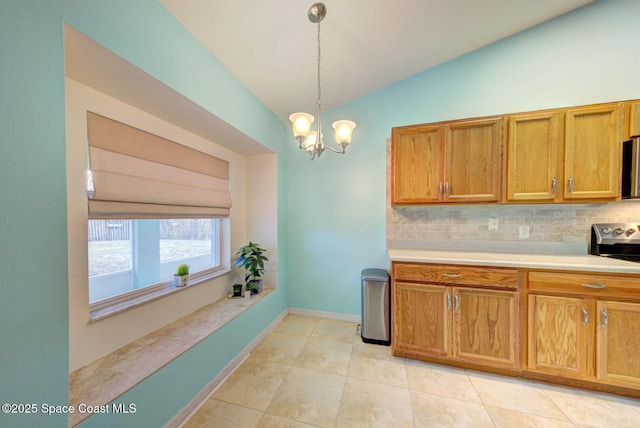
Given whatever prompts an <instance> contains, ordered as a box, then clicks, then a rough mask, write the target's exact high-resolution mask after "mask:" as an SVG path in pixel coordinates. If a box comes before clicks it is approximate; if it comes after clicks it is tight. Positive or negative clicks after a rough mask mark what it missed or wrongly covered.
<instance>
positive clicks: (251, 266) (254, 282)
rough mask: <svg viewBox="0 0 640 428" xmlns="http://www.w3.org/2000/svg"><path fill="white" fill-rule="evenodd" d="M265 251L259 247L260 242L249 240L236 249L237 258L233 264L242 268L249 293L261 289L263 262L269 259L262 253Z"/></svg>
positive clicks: (254, 292) (263, 270)
mask: <svg viewBox="0 0 640 428" xmlns="http://www.w3.org/2000/svg"><path fill="white" fill-rule="evenodd" d="M266 251H267V250H265V249H264V248H261V247H260V244H256V243H254V242H251V241H249V243H248V244H247V245H245V246H243V247H240V248H239V249H238V251H236V254H235V255H236V257H237V258H236V260H235V262H234V264H233V265H234V266H235V267H238V266H242V267H243V268H244V273H245V275H244V280H245V283H246V286H247V290H251V294H258V293H260V292H261V291H262V274H263V273H264V272H265V268H264V262H266V261H268V260H269V259H268V258H267V257H266V256H265V255H264V253H266Z"/></svg>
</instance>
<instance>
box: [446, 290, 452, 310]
mask: <svg viewBox="0 0 640 428" xmlns="http://www.w3.org/2000/svg"><path fill="white" fill-rule="evenodd" d="M447 310H448V311H450V310H451V293H447Z"/></svg>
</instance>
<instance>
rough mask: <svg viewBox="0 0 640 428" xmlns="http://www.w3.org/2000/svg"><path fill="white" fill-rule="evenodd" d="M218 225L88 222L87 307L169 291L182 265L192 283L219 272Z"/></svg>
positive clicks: (175, 221) (197, 221)
mask: <svg viewBox="0 0 640 428" xmlns="http://www.w3.org/2000/svg"><path fill="white" fill-rule="evenodd" d="M220 221H221V220H219V219H144V220H130V219H101V220H89V230H88V241H89V243H88V249H89V250H88V251H89V303H90V304H92V305H93V304H97V306H104V305H105V304H114V303H121V302H126V301H128V300H131V299H134V298H136V299H137V298H139V297H141V296H145V295H148V294H150V293H155V292H158V291H167V289H171V288H173V282H172V281H173V274H174V273H175V270H176V267H177V265H178V264H181V263H186V264H188V265H189V268H190V269H189V270H190V276H191V278H192V279H193V280H197V278H198V277H202V276H205V275H208V274H211V273H213V272H215V271H216V270H220V269H221V263H220ZM93 306H96V305H93ZM93 306H92V309H94V307H93Z"/></svg>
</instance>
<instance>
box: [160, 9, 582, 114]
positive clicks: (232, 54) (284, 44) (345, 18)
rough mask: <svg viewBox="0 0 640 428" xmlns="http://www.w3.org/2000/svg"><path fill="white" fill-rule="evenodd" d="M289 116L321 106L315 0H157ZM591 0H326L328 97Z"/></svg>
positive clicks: (399, 75)
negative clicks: (313, 18)
mask: <svg viewBox="0 0 640 428" xmlns="http://www.w3.org/2000/svg"><path fill="white" fill-rule="evenodd" d="M159 1H160V3H161V4H162V5H163V6H164V7H165V8H166V9H167V10H169V11H170V12H171V13H172V14H173V15H174V16H175V17H176V19H177V20H178V21H179V22H180V23H181V24H182V25H183V26H184V27H186V28H187V29H188V30H189V31H190V32H191V33H192V34H193V35H194V36H195V37H196V38H197V39H198V40H200V42H201V43H202V44H203V45H204V46H205V47H206V48H207V49H208V50H209V51H211V52H212V53H213V54H214V55H215V56H216V57H217V58H218V59H219V60H220V61H221V62H222V63H223V64H224V66H225V67H226V68H227V69H228V70H229V71H230V72H231V74H233V75H234V76H235V77H236V78H237V79H238V80H239V81H240V82H242V83H243V84H244V85H245V86H246V87H247V88H248V89H249V90H251V91H252V92H253V93H254V94H255V95H256V97H258V98H259V99H260V100H261V101H262V102H263V103H264V104H265V105H266V106H267V107H268V108H270V109H271V110H272V111H273V112H274V113H275V114H276V115H277V116H278V117H279V118H280V119H282V120H283V121H287V118H288V116H289V114H290V113H292V112H294V111H301V110H302V111H308V112H311V113H313V112H314V111H315V103H316V90H317V86H316V85H317V75H316V73H317V66H316V57H317V41H316V37H317V27H316V25H315V24H312V23H311V22H310V21H309V20H308V19H307V11H308V9H309V7H310V6H311V5H312V4H313V2H312V1H311V0H309V1H301V0H159ZM591 1H592V0H393V1H391V0H388V1H383V0H369V1H365V0H325V1H324V3H325V5H326V7H327V16H326V18H325V19H324V20H323V21H322V24H321V47H322V51H321V52H322V62H321V65H322V68H321V71H322V100H323V109H330V108H333V107H336V106H339V105H342V104H344V103H347V102H349V101H352V100H354V99H356V98H358V97H360V96H362V95H364V94H367V93H369V92H372V91H375V90H377V89H381V88H383V87H385V86H388V85H390V84H392V83H394V82H397V81H399V80H402V79H405V78H407V77H409V76H412V75H414V74H416V73H419V72H421V71H423V70H426V69H428V68H430V67H434V66H436V65H438V64H440V63H443V62H446V61H448V60H450V59H453V58H455V57H458V56H460V55H464V54H465V53H468V52H471V51H473V50H476V49H478V48H481V47H483V46H486V45H488V44H491V43H493V42H495V41H497V40H500V39H503V38H505V37H508V36H510V35H513V34H515V33H518V32H520V31H523V30H525V29H527V28H530V27H532V26H535V25H537V24H540V23H542V22H544V21H547V20H550V19H553V18H555V17H557V16H559V15H562V14H564V13H567V12H569V11H571V10H573V9H576V8H578V7H581V6H583V5H585V4H587V3H591Z"/></svg>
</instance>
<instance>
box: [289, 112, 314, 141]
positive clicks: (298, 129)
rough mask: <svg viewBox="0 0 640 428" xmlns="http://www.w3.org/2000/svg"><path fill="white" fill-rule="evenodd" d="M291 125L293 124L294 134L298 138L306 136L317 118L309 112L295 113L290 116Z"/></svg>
mask: <svg viewBox="0 0 640 428" xmlns="http://www.w3.org/2000/svg"><path fill="white" fill-rule="evenodd" d="M289 120H290V121H291V125H292V126H293V136H294V137H296V138H299V137H304V138H306V137H307V135H309V131H311V124H312V123H313V121H314V120H315V118H314V117H313V116H311V115H310V114H309V113H301V112H299V113H293V114H292V115H290V116H289Z"/></svg>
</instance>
